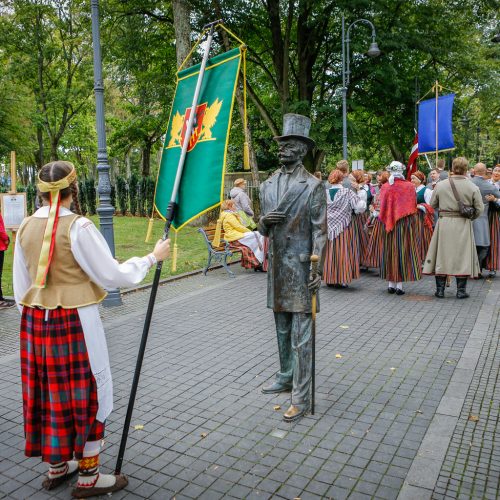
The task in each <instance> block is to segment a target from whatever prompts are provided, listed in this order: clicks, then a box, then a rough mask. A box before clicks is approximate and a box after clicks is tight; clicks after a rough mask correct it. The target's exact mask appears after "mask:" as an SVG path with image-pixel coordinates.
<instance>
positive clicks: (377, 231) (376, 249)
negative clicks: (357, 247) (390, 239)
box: [364, 172, 389, 269]
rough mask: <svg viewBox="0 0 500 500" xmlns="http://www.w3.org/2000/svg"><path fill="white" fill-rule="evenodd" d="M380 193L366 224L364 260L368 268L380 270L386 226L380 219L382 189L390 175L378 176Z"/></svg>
mask: <svg viewBox="0 0 500 500" xmlns="http://www.w3.org/2000/svg"><path fill="white" fill-rule="evenodd" d="M377 180H378V187H379V191H378V193H376V194H375V197H374V199H373V203H372V204H371V205H370V218H369V219H368V222H367V224H366V227H367V230H368V246H367V249H366V255H365V258H364V265H366V267H373V268H377V269H378V268H379V267H380V261H381V260H382V251H383V248H384V233H385V229H384V225H383V224H382V221H381V220H380V219H379V217H378V216H379V211H380V188H381V187H382V186H383V185H384V184H385V183H386V182H387V181H388V180H389V173H388V172H382V173H381V174H380V175H378V176H377Z"/></svg>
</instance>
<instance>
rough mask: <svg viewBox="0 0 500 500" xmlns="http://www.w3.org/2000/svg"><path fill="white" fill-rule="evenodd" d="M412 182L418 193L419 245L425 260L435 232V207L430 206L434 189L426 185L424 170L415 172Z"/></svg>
mask: <svg viewBox="0 0 500 500" xmlns="http://www.w3.org/2000/svg"><path fill="white" fill-rule="evenodd" d="M411 183H412V184H413V185H414V186H415V192H416V194H417V208H418V234H419V238H418V247H419V249H420V254H421V256H422V261H423V260H424V259H425V256H426V255H427V250H428V249H429V245H430V243H431V239H432V233H433V232H434V209H433V208H432V207H431V206H430V202H431V198H432V191H431V190H430V189H429V188H427V187H426V186H425V175H424V174H423V173H422V172H419V171H417V172H414V173H413V174H412V175H411Z"/></svg>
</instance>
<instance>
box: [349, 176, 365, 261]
mask: <svg viewBox="0 0 500 500" xmlns="http://www.w3.org/2000/svg"><path fill="white" fill-rule="evenodd" d="M349 181H350V182H351V189H352V190H353V191H354V192H355V193H356V195H357V197H358V198H359V199H360V200H361V201H363V202H364V205H365V209H364V210H363V211H362V212H360V213H354V214H353V217H352V223H353V226H354V229H355V231H356V233H357V240H358V246H359V249H358V258H359V262H360V265H361V266H365V267H366V264H365V262H364V260H365V254H366V249H367V247H368V238H369V236H368V231H367V229H366V223H367V222H368V218H369V212H368V211H367V207H368V193H367V190H366V189H365V175H364V172H363V171H362V170H354V171H353V172H351V173H350V174H349Z"/></svg>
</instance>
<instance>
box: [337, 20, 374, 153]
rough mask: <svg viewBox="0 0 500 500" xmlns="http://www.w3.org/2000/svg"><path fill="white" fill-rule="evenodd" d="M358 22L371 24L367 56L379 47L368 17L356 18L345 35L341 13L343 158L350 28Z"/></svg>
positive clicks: (348, 80)
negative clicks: (370, 41)
mask: <svg viewBox="0 0 500 500" xmlns="http://www.w3.org/2000/svg"><path fill="white" fill-rule="evenodd" d="M358 23H365V24H368V25H369V26H371V29H372V43H371V44H370V48H369V49H368V52H367V54H368V56H369V57H378V56H379V55H380V49H379V48H378V45H377V42H376V41H375V37H376V33H375V26H374V25H373V23H372V22H371V21H368V19H357V20H356V21H354V22H353V23H351V24H350V25H349V27H348V28H347V36H346V32H345V18H344V14H342V153H343V157H344V160H347V87H348V86H349V82H350V76H351V70H350V55H349V43H350V41H351V39H350V38H349V36H350V33H351V28H352V27H353V26H354V25H355V24H358Z"/></svg>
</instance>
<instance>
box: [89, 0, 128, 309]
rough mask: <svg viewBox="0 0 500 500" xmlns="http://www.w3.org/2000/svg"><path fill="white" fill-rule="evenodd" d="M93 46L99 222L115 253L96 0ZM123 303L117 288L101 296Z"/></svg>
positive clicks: (93, 2) (95, 2)
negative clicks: (105, 295)
mask: <svg viewBox="0 0 500 500" xmlns="http://www.w3.org/2000/svg"><path fill="white" fill-rule="evenodd" d="M90 5H91V14H92V46H93V52H94V94H95V120H96V130H97V175H98V179H99V182H98V185H97V192H98V193H99V205H98V207H97V213H98V215H99V226H100V229H101V233H102V235H103V236H104V239H105V240H106V243H107V244H108V246H109V248H110V250H111V253H112V254H113V256H114V255H115V237H114V232H113V214H114V213H115V209H114V207H113V206H112V205H111V183H110V180H109V163H108V151H107V147H106V128H105V126H104V83H103V79H102V61H101V40H100V38H101V35H100V29H99V0H91V1H90ZM121 303H122V301H121V297H120V291H119V290H118V289H115V290H109V293H108V296H107V297H106V298H105V299H104V302H103V304H104V305H105V306H117V305H120V304H121Z"/></svg>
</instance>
